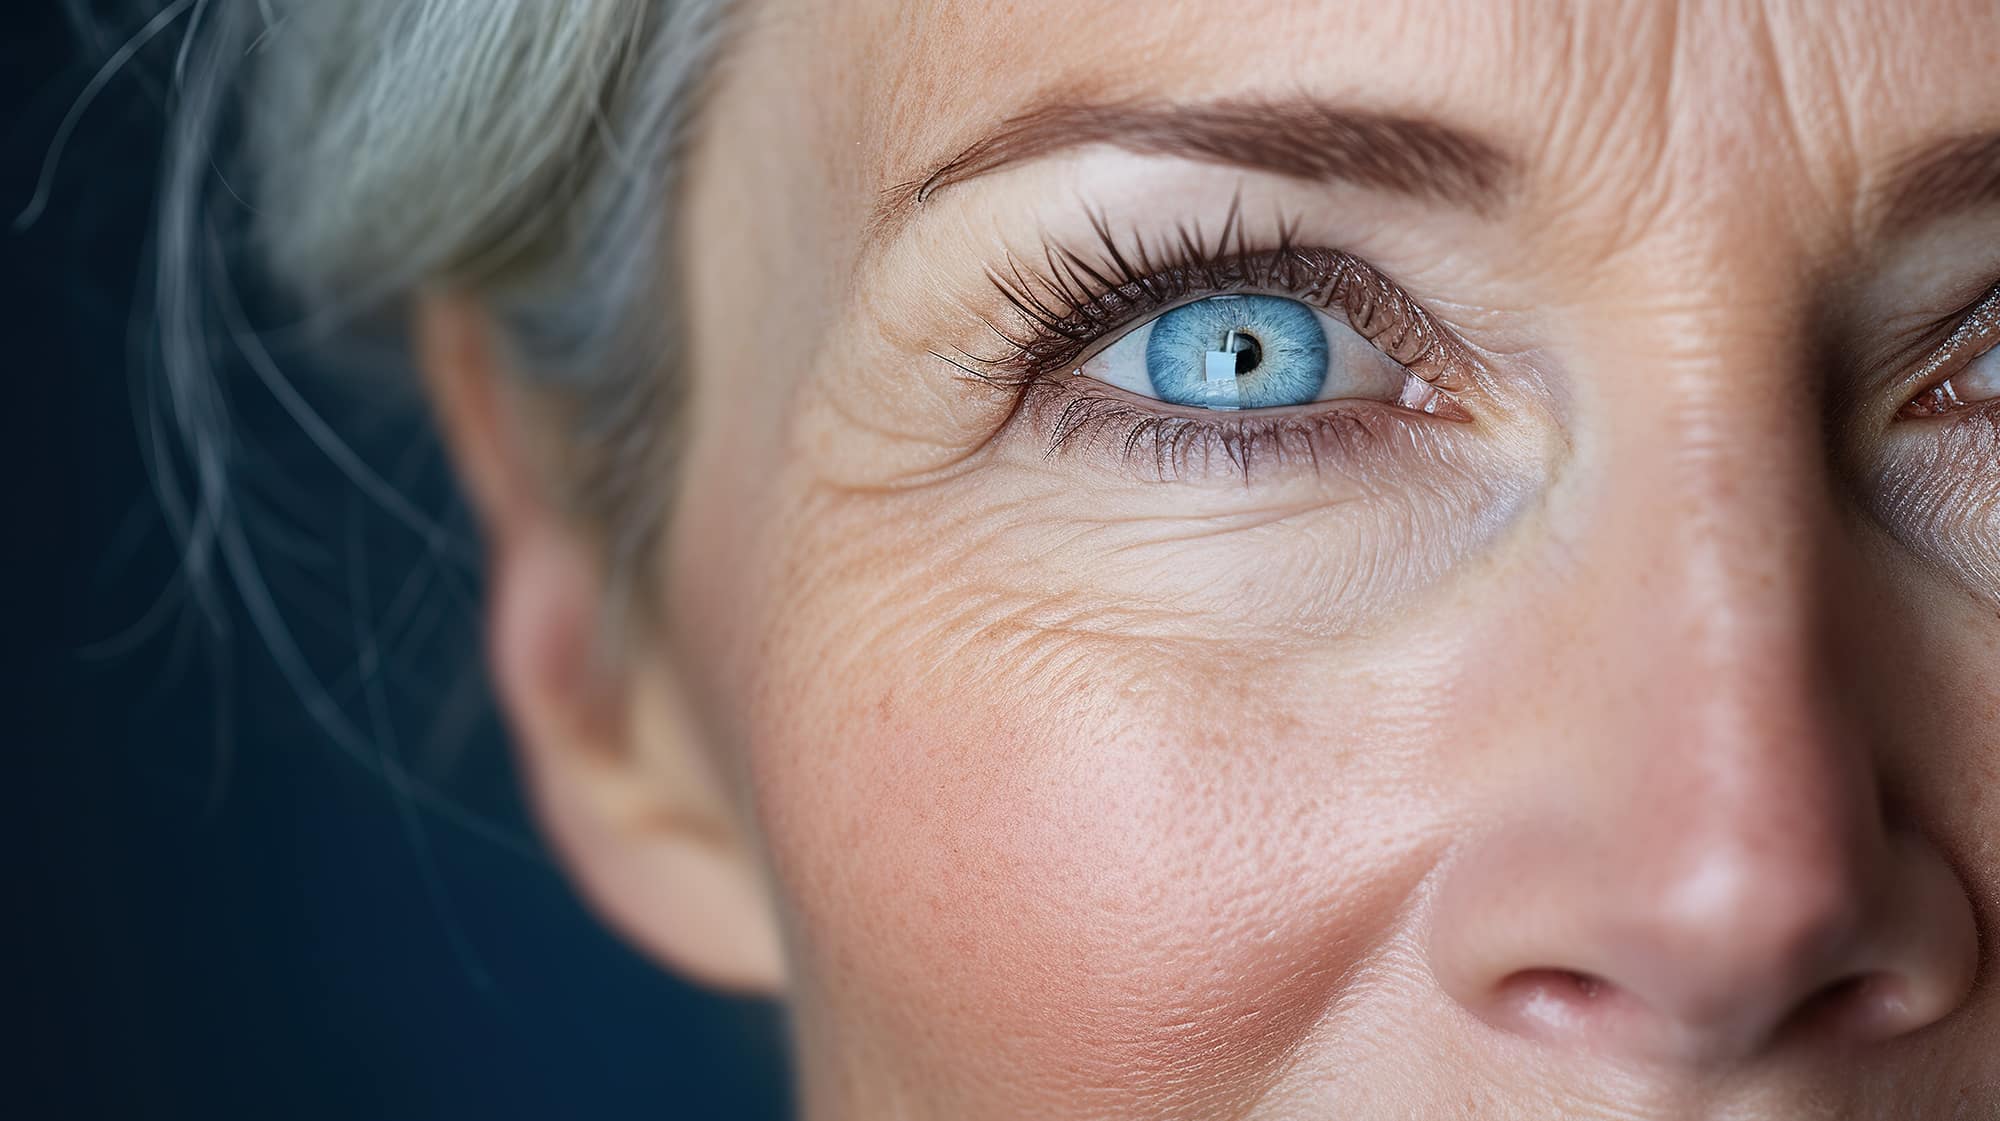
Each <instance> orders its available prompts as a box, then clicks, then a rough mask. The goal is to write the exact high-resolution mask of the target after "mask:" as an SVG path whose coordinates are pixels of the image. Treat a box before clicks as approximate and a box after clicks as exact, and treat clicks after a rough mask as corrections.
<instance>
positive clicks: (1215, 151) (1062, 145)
mask: <svg viewBox="0 0 2000 1121" xmlns="http://www.w3.org/2000/svg"><path fill="white" fill-rule="evenodd" d="M1088 144H1110V145H1114V146H1116V147H1120V148H1124V149H1126V150H1127V151H1132V152H1138V153H1141V154H1145V155H1169V156H1182V157H1186V158H1189V159H1196V160H1202V161H1205V162H1208V163H1218V164H1230V165H1234V166H1238V167H1247V168H1253V169H1256V170H1259V171H1268V172H1274V173H1276V174H1279V175H1285V176H1289V177H1291V178H1294V179H1304V180H1310V181H1314V182H1333V181H1346V182H1350V183H1357V184H1360V185H1362V186H1364V187H1372V188H1375V189H1378V190H1383V191H1390V192H1394V193H1397V194H1404V195H1410V196H1413V197H1417V198H1423V199H1428V200H1432V201H1437V202H1443V203H1448V204H1451V205H1454V206H1462V207H1466V208H1468V209H1472V210H1486V209H1488V208H1490V207H1491V206H1492V205H1493V204H1494V203H1495V202H1496V201H1497V200H1498V198H1499V196H1500V194H1501V192H1502V188H1503V186H1505V185H1506V181H1507V180H1508V178H1509V177H1510V176H1511V175H1512V174H1513V172H1514V164H1513V161H1512V160H1510V159H1509V158H1508V157H1507V155H1506V154H1505V153H1503V152H1501V151H1500V150H1499V149H1498V148H1496V147H1494V146H1493V145H1491V144H1489V143H1487V142H1486V141H1484V140H1481V139H1480V138H1478V137H1476V136H1472V135H1470V134H1468V133H1465V132H1461V131H1459V130H1458V129H1456V128H1453V127H1451V126H1449V125H1445V124H1442V123H1439V122H1437V121H1432V120H1426V119H1422V118H1416V117H1403V116H1395V115H1390V114H1383V113H1377V112H1373V111H1368V110H1356V109H1347V108H1342V107H1340V106H1337V105H1333V104H1329V103H1327V102H1324V101H1317V100H1313V99H1311V98H1295V99H1291V100H1281V101H1270V100H1225V101H1214V102H1206V103H1201V104H1194V105H1178V104H1147V103H1137V102H1121V103H1110V104H1091V103H1075V102H1052V103H1050V104H1047V105H1043V106H1041V107H1038V108H1036V109H1032V110H1030V111H1028V112H1025V113H1022V114H1020V115H1018V116H1014V117H1011V118H1009V119H1008V120H1006V121H1005V122H1003V123H1002V124H1001V125H1000V127H999V128H998V129H996V130H995V131H993V132H992V133H990V134H988V135H986V136H984V137H982V138H981V139H978V140H975V141H973V142H972V143H971V144H969V145H967V146H966V147H965V148H963V149H961V150H960V151H959V152H958V154H957V155H954V156H952V157H951V158H949V159H947V160H945V161H944V162H943V163H941V164H939V165H937V166H936V168H935V169H934V170H932V171H930V172H929V173H928V174H926V175H924V176H923V177H921V178H917V179H912V180H910V181H907V182H903V183H898V184H896V185H895V186H893V187H890V188H889V189H888V190H886V191H884V192H883V198H882V203H881V205H880V207H878V209H877V211H876V216H875V217H876V222H875V225H876V227H877V232H887V230H888V229H892V228H894V227H896V226H900V225H901V224H902V223H903V222H905V221H907V220H908V219H909V217H910V216H911V215H912V214H913V213H914V212H915V211H916V210H917V208H918V207H920V206H921V205H922V204H923V203H924V202H926V201H928V200H929V199H930V197H931V196H932V195H934V194H936V193H937V192H938V191H940V190H943V189H944V188H946V187H949V186H951V185H952V184H954V183H962V182H964V181H966V180H968V179H971V178H974V177H975V176H979V175H984V174H986V173H987V172H990V171H994V170H996V169H998V168H1001V167H1005V166H1007V165H1008V164H1014V163H1020V162H1021V161H1024V160H1029V159H1033V158H1035V157H1038V156H1045V155H1048V154H1049V153H1051V152H1055V151H1059V150H1062V149H1066V148H1074V147H1079V146H1082V145H1088Z"/></svg>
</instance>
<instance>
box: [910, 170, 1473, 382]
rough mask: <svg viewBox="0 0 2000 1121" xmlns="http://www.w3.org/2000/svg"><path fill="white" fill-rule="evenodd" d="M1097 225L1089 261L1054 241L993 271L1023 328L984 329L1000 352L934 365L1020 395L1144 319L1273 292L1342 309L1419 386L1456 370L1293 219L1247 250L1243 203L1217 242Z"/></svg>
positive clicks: (1430, 333)
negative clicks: (1212, 300)
mask: <svg viewBox="0 0 2000 1121" xmlns="http://www.w3.org/2000/svg"><path fill="white" fill-rule="evenodd" d="M1090 225H1091V230H1092V232H1093V233H1094V234H1095V236H1096V241H1097V248H1096V256H1095V258H1094V259H1093V257H1091V256H1087V255H1085V254H1084V253H1081V252H1078V251H1077V250H1074V249H1071V248H1069V247H1067V246H1062V245H1058V244H1055V243H1054V242H1048V243H1045V244H1044V246H1043V250H1042V261H1041V263H1040V266H1039V267H1033V266H1029V265H1024V263H1023V262H1022V261H1021V259H1020V258H1018V257H1016V256H1014V255H1013V254H1009V255H1008V258H1007V265H1006V268H1005V269H1004V271H1003V270H998V269H992V268H989V269H988V270H987V274H986V275H987V278H988V280H990V281H991V282H992V284H993V285H994V287H995V288H996V289H998V290H999V292H1000V294H1001V296H1002V297H1003V298H1004V299H1005V301H1006V302H1007V304H1008V305H1009V306H1010V307H1011V308H1012V309H1013V311H1014V312H1015V313H1016V319H1017V321H1018V322H1017V323H1015V324H1014V325H1012V327H1011V328H1010V327H1007V326H1002V325H1000V324H996V323H991V322H989V323H988V326H989V328H990V329H991V330H992V331H993V333H994V334H995V335H996V336H997V337H998V338H999V339H1000V340H1001V341H1002V342H1003V343H1004V344H1005V347H1006V351H1005V353H1004V354H1001V355H998V356H986V357H982V356H979V355H975V354H971V353H967V352H961V353H962V355H963V357H964V358H965V359H966V360H967V361H969V362H970V363H972V366H967V365H966V363H965V362H960V361H957V360H955V359H952V358H949V357H946V356H944V355H939V357H941V358H945V360H946V361H950V362H953V364H954V365H958V366H959V367H960V368H961V369H966V370H967V371H968V372H971V373H973V374H975V375H976V376H978V377H980V378H981V379H982V380H987V381H991V382H997V383H1002V384H1011V385H1020V384H1023V383H1026V382H1030V381H1034V380H1037V379H1041V378H1045V377H1048V376H1051V375H1056V374H1060V373H1062V372H1064V371H1066V370H1068V369H1071V368H1073V367H1074V366H1075V365H1076V364H1077V363H1078V362H1079V360H1080V359H1082V358H1083V357H1084V355H1085V353H1086V352H1087V351H1088V350H1089V349H1090V348H1091V346H1092V345H1094V344H1095V343H1096V342H1098V341H1099V340H1101V339H1103V338H1104V337H1106V336H1107V335H1109V334H1110V333H1111V332H1113V331H1115V330H1117V329H1118V328H1120V327H1122V326H1125V325H1127V324H1129V323H1131V322H1133V321H1134V320H1136V319H1138V318H1139V317H1140V316H1142V315H1144V314H1146V313H1147V312H1151V311H1159V310H1164V309H1166V308H1168V307H1169V306H1171V305H1173V304H1174V303H1176V302H1177V301H1181V300H1184V299H1187V298H1188V297H1191V296H1205V295H1211V294H1214V293H1218V292H1227V291H1231V290H1236V289H1243V288H1270V289H1276V290H1281V291H1283V292H1285V293H1286V294H1287V295H1289V296H1291V297H1293V298H1296V299H1299V300H1300V301H1301V302H1303V303H1309V304H1316V305H1318V306H1321V307H1325V308H1338V310H1340V311H1341V312H1342V313H1344V314H1345V316H1346V318H1347V320H1348V323H1349V325H1350V326H1351V327H1353V329H1354V330H1355V331H1356V333H1358V334H1360V335H1361V336H1362V337H1363V338H1366V339H1368V340H1369V341H1370V342H1372V343H1374V344H1375V345H1376V346H1378V347H1380V348H1381V349H1382V350H1383V352H1384V353H1386V354H1388V355H1389V356H1390V357H1391V358H1394V359H1396V360H1397V361H1398V362H1400V363H1402V364H1403V365H1404V366H1406V367H1409V368H1410V369H1411V370H1412V372H1413V373H1416V374H1417V376H1419V377H1424V378H1425V379H1426V380H1430V381H1435V382H1439V383H1446V382H1447V381H1448V380H1449V379H1448V373H1449V371H1448V370H1446V371H1431V370H1429V367H1431V366H1434V365H1446V366H1449V365H1450V364H1449V363H1442V362H1441V361H1440V360H1442V359H1445V358H1447V357H1449V355H1448V354H1447V353H1446V352H1447V348H1446V347H1445V345H1444V342H1443V340H1444V336H1443V334H1442V332H1441V331H1440V330H1439V329H1438V326H1437V324H1436V322H1435V321H1434V320H1433V319H1432V318H1431V317H1430V315H1429V314H1428V313H1427V312H1425V311H1424V309H1423V308H1422V307H1421V306H1420V305H1418V304H1417V303H1416V302H1415V301H1413V300H1411V299H1410V298H1409V297H1408V296H1407V295H1405V294H1404V293H1403V292H1402V290H1401V289H1400V288H1398V287H1397V286H1396V285H1394V284H1393V283H1391V282H1390V281H1389V280H1388V279H1387V278H1385V277H1383V276H1382V275H1381V274H1380V273H1379V272H1377V271H1376V270H1375V269H1374V268H1373V267H1372V266H1370V265H1368V264H1367V263H1366V262H1364V261H1362V260H1361V259H1360V258H1358V257H1355V256H1353V255H1351V254H1348V253H1344V252H1341V251H1339V250H1331V249H1312V248H1305V247H1302V246H1300V245H1299V243H1298V229H1299V223H1298V221H1297V220H1295V219H1294V220H1284V221H1280V222H1279V223H1278V236H1277V240H1276V242H1275V243H1273V244H1272V245H1271V246H1270V247H1269V248H1265V249H1257V248H1254V247H1253V246H1252V244H1251V242H1250V238H1249V235H1248V230H1247V228H1246V226H1245V224H1244V220H1243V211H1242V207H1241V205H1240V200H1233V201H1232V202H1231V203H1230V207H1229V211H1228V213H1227V215H1226V216H1225V217H1224V219H1223V223H1222V228H1221V230H1220V231H1218V232H1217V233H1216V235H1215V236H1214V237H1213V239H1211V238H1209V237H1208V236H1207V235H1205V234H1204V233H1203V231H1202V229H1201V227H1200V226H1199V224H1194V223H1189V224H1183V225H1180V226H1177V227H1176V228H1175V231H1174V233H1173V235H1171V236H1170V237H1169V238H1167V239H1165V240H1164V241H1161V242H1159V243H1156V244H1152V245H1148V244H1147V242H1146V241H1145V239H1144V238H1142V237H1139V236H1137V235H1136V234H1135V235H1134V236H1133V237H1132V238H1131V239H1130V240H1129V241H1125V242H1121V241H1120V239H1119V238H1118V236H1117V235H1116V233H1115V232H1114V231H1113V230H1112V228H1111V225H1110V222H1109V221H1108V220H1107V219H1106V218H1105V216H1104V214H1103V213H1102V212H1101V211H1097V210H1092V211H1091V212H1090ZM973 367H977V368H976V369H975V368H973Z"/></svg>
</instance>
